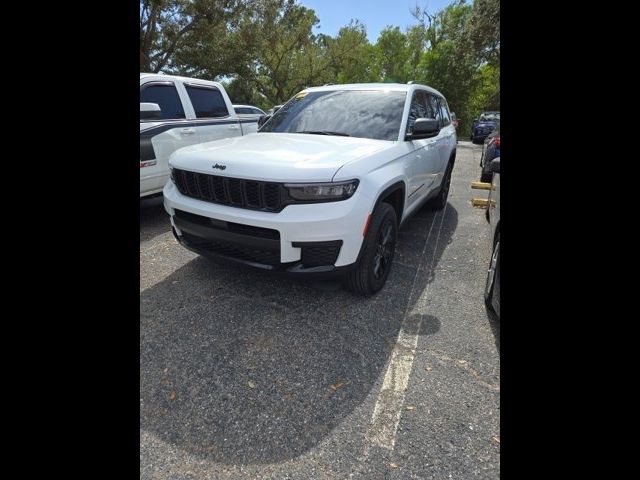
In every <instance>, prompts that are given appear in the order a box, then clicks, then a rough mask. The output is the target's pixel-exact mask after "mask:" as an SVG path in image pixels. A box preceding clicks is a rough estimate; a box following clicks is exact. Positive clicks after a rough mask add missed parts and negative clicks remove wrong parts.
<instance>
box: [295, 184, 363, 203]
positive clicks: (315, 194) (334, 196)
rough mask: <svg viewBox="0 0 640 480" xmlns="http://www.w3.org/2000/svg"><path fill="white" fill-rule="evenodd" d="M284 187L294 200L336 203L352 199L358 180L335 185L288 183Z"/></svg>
mask: <svg viewBox="0 0 640 480" xmlns="http://www.w3.org/2000/svg"><path fill="white" fill-rule="evenodd" d="M284 186H285V188H286V189H287V190H288V191H289V196H290V197H291V198H293V199H294V200H299V201H303V202H323V201H336V200H346V199H347V198H349V197H351V196H352V195H353V194H354V193H355V191H356V188H358V180H349V181H347V182H335V183H333V182H332V183H286V184H285V185H284Z"/></svg>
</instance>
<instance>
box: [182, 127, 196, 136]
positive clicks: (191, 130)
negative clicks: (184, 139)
mask: <svg viewBox="0 0 640 480" xmlns="http://www.w3.org/2000/svg"><path fill="white" fill-rule="evenodd" d="M180 133H182V134H183V135H193V134H194V133H196V129H195V128H183V129H182V130H180Z"/></svg>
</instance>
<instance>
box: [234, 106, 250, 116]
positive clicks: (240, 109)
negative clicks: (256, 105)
mask: <svg viewBox="0 0 640 480" xmlns="http://www.w3.org/2000/svg"><path fill="white" fill-rule="evenodd" d="M235 110H236V113H237V114H239V115H246V114H247V113H251V109H250V108H247V107H238V108H236V109H235Z"/></svg>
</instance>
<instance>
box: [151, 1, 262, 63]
mask: <svg viewBox="0 0 640 480" xmlns="http://www.w3.org/2000/svg"><path fill="white" fill-rule="evenodd" d="M250 8H251V2H250V1H248V0H140V71H141V72H142V71H145V72H154V73H157V72H160V71H161V70H167V71H169V72H173V71H180V70H181V69H182V70H185V67H187V66H188V67H187V68H186V70H189V71H191V72H193V73H198V70H206V69H207V66H204V68H203V65H201V60H202V54H204V53H205V52H206V53H207V54H209V55H211V54H214V55H215V56H216V57H217V56H218V54H219V55H220V56H221V60H219V61H218V65H219V68H217V70H220V71H226V70H228V69H229V68H230V64H229V62H231V64H232V63H233V62H236V61H237V60H238V59H237V58H234V57H233V56H231V57H229V56H225V55H224V54H225V52H226V51H227V49H228V46H229V45H228V44H229V40H230V39H229V38H228V36H227V34H228V33H236V32H235V29H234V26H235V25H236V20H237V19H238V18H239V17H240V16H241V15H242V14H243V13H244V12H246V11H247V10H248V9H250ZM214 58H215V57H214ZM176 59H178V60H176Z"/></svg>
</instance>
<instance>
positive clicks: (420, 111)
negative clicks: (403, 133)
mask: <svg viewBox="0 0 640 480" xmlns="http://www.w3.org/2000/svg"><path fill="white" fill-rule="evenodd" d="M417 118H430V117H429V110H428V105H427V103H426V95H425V94H424V92H423V91H421V90H416V91H415V92H413V98H412V99H411V106H410V107H409V118H408V120H407V133H411V132H412V131H413V124H414V123H415V122H416V119H417Z"/></svg>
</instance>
